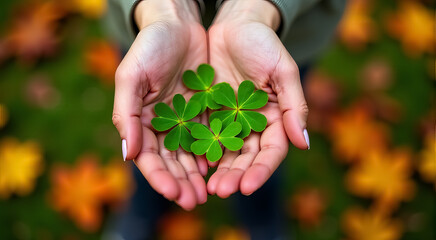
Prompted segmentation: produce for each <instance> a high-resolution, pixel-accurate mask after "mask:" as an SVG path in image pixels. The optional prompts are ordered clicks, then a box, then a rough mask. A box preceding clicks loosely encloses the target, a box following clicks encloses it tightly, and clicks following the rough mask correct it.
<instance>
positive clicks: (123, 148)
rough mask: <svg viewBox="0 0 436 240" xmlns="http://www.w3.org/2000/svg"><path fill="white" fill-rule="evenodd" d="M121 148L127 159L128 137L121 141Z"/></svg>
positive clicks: (124, 158) (124, 157)
mask: <svg viewBox="0 0 436 240" xmlns="http://www.w3.org/2000/svg"><path fill="white" fill-rule="evenodd" d="M121 150H122V152H123V160H124V161H126V157H127V141H126V139H123V140H122V141H121Z"/></svg>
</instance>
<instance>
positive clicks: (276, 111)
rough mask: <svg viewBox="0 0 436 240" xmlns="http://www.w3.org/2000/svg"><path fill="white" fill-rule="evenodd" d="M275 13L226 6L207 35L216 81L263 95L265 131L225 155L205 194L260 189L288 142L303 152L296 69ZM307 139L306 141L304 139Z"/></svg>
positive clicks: (244, 4)
mask: <svg viewBox="0 0 436 240" xmlns="http://www.w3.org/2000/svg"><path fill="white" fill-rule="evenodd" d="M279 22H280V14H279V12H278V10H277V9H276V8H275V6H274V5H272V4H271V3H270V2H268V1H262V0H255V1H254V0H253V1H226V2H224V4H223V6H222V8H221V10H220V12H219V13H218V16H217V17H216V19H215V22H214V24H213V25H212V26H211V28H210V29H209V31H208V37H209V48H210V50H209V54H210V56H209V58H210V63H211V65H212V66H213V67H214V68H215V70H216V82H217V83H219V82H228V83H230V85H232V87H233V88H234V89H235V90H237V88H238V85H239V84H240V83H241V82H242V81H244V80H247V79H249V80H251V81H253V82H254V84H255V85H256V86H257V88H259V89H262V90H264V91H265V92H267V93H268V96H269V100H268V103H267V105H266V106H265V107H263V108H262V109H261V110H260V112H262V113H263V114H264V115H265V116H266V117H267V119H268V123H267V127H266V129H265V131H263V132H261V133H253V132H252V133H251V134H250V136H249V137H247V138H246V139H245V143H244V146H243V148H242V149H241V151H240V152H231V151H227V150H226V151H225V153H224V155H223V158H222V159H221V160H220V162H219V164H218V168H217V170H216V172H215V173H214V174H213V175H212V176H211V178H210V179H209V181H208V183H207V189H208V192H209V194H217V195H218V196H220V197H222V198H226V197H228V196H230V195H231V194H233V193H235V192H237V191H241V193H243V194H245V195H250V194H251V193H253V192H254V191H256V190H257V189H259V188H260V187H261V186H262V185H263V184H264V183H265V182H266V181H267V180H268V179H269V177H270V176H271V175H272V173H273V172H274V171H275V170H276V169H277V167H278V166H279V165H280V163H281V162H282V161H283V159H285V157H286V155H287V153H288V145H289V140H290V141H291V142H292V143H293V145H294V146H296V147H297V148H300V149H308V148H309V143H308V136H307V131H306V130H305V129H306V117H307V114H308V107H307V104H306V101H305V99H304V94H303V91H302V87H301V83H300V78H299V72H298V67H297V65H296V63H295V62H294V60H293V59H292V57H291V55H290V54H289V53H288V51H287V50H286V49H285V47H284V46H283V44H282V43H281V41H280V39H279V38H278V36H277V35H276V33H275V29H276V28H277V27H278V25H279ZM306 139H307V140H306Z"/></svg>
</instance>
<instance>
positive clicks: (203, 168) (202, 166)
mask: <svg viewBox="0 0 436 240" xmlns="http://www.w3.org/2000/svg"><path fill="white" fill-rule="evenodd" d="M195 160H196V161H197V167H198V171H199V172H200V174H201V176H203V177H206V175H207V172H208V170H209V165H208V163H207V159H206V157H205V156H204V155H201V156H195Z"/></svg>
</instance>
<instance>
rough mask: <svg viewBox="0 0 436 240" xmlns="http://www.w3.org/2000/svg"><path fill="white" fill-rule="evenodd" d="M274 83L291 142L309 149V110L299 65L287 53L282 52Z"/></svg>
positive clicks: (274, 75) (273, 77)
mask: <svg viewBox="0 0 436 240" xmlns="http://www.w3.org/2000/svg"><path fill="white" fill-rule="evenodd" d="M272 81H273V83H274V84H273V86H274V88H273V90H274V92H275V93H276V94H277V99H278V102H279V107H280V110H281V112H282V114H283V125H284V128H285V131H286V134H287V136H288V138H289V140H290V141H291V142H292V144H294V146H295V147H297V148H300V149H309V148H310V143H309V136H308V134H307V130H306V121H307V115H308V113H309V108H308V106H307V103H306V99H305V98H304V93H303V88H302V87H301V82H300V74H299V72H298V67H297V64H296V63H295V61H294V60H293V59H292V57H291V56H290V55H289V53H288V52H287V51H283V52H282V56H281V58H280V61H279V62H278V63H277V66H276V69H275V71H274V74H273V75H272Z"/></svg>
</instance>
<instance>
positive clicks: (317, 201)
mask: <svg viewBox="0 0 436 240" xmlns="http://www.w3.org/2000/svg"><path fill="white" fill-rule="evenodd" d="M325 208H326V197H325V196H324V194H323V193H322V192H321V191H320V190H319V189H317V188H314V187H304V188H301V189H299V190H298V191H297V192H296V193H295V194H293V195H292V197H291V199H290V208H289V213H290V214H291V216H293V217H294V218H295V219H297V220H298V222H299V223H300V224H301V225H302V226H304V227H316V226H318V225H319V224H320V223H321V220H322V217H323V215H324V210H325Z"/></svg>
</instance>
